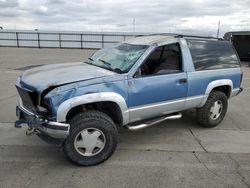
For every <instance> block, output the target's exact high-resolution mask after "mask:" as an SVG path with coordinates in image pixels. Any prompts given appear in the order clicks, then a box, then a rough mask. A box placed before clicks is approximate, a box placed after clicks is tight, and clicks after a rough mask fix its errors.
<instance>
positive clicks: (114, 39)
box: [0, 30, 139, 49]
mask: <svg viewBox="0 0 250 188" xmlns="http://www.w3.org/2000/svg"><path fill="white" fill-rule="evenodd" d="M137 35H139V34H138V33H137ZM131 37H134V35H133V34H131V33H124V34H123V33H97V32H83V33H80V32H40V31H10V30H2V31H0V46H6V47H34V48H81V49H83V48H103V47H106V46H110V45H113V44H115V43H118V42H122V41H124V40H127V39H129V38H131Z"/></svg>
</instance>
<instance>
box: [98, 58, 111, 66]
mask: <svg viewBox="0 0 250 188" xmlns="http://www.w3.org/2000/svg"><path fill="white" fill-rule="evenodd" d="M98 60H99V61H101V62H103V63H104V64H105V65H108V66H109V67H111V64H110V63H109V62H107V61H105V60H103V59H98Z"/></svg>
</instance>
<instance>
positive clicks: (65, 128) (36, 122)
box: [15, 100, 70, 139]
mask: <svg viewBox="0 0 250 188" xmlns="http://www.w3.org/2000/svg"><path fill="white" fill-rule="evenodd" d="M16 115H17V117H18V120H16V122H15V127H16V128H20V127H22V125H25V124H26V125H28V127H29V128H30V129H34V130H36V132H37V133H38V134H39V133H42V134H43V135H47V136H48V137H51V138H55V139H65V138H66V137H67V136H68V135H69V129H70V125H69V124H67V123H60V122H55V121H49V120H47V119H44V118H43V117H39V115H37V114H34V113H33V112H31V111H29V110H28V109H27V108H25V107H24V106H23V104H22V101H21V100H20V101H19V103H18V106H17V107H16Z"/></svg>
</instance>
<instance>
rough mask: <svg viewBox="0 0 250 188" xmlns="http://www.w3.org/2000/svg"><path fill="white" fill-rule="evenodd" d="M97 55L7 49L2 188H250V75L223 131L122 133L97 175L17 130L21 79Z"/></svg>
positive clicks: (193, 128) (2, 84)
mask: <svg viewBox="0 0 250 188" xmlns="http://www.w3.org/2000/svg"><path fill="white" fill-rule="evenodd" d="M91 53H93V50H79V49H34V48H4V47H1V48H0V188H13V187H18V188H19V187H27V188H28V187H32V188H33V187H39V188H40V187H41V188H42V187H43V188H44V187H49V188H54V187H65V188H66V187H73V188H74V187H84V188H87V187H91V188H92V187H115V188H117V187H154V188H155V187H248V188H249V187H250V67H248V63H242V69H243V72H244V78H243V84H242V86H243V87H244V91H243V92H242V93H241V94H240V95H239V96H237V97H234V98H232V99H230V101H229V108H228V112H227V115H226V117H225V119H224V120H223V122H222V123H221V124H220V125H219V126H218V127H216V128H212V129H206V128H202V127H200V126H199V125H198V124H197V122H196V117H195V110H188V111H185V112H183V118H182V119H179V120H174V121H165V122H163V123H160V124H158V125H155V126H153V127H150V128H147V129H144V130H141V131H137V132H130V131H128V130H126V129H124V128H119V144H118V148H117V150H116V151H115V153H114V154H113V156H112V157H111V158H110V159H108V160H107V161H106V162H104V163H102V164H100V165H97V166H93V167H78V166H75V165H73V164H72V163H70V162H69V161H67V159H66V158H65V157H64V155H63V153H62V152H61V150H60V148H58V147H55V146H52V145H48V144H47V143H45V142H43V141H42V140H40V139H39V138H38V137H37V136H30V137H27V136H26V135H25V131H26V130H25V128H22V129H15V128H14V126H13V123H14V121H15V119H16V117H15V105H16V104H17V100H18V95H17V92H16V89H15V87H14V84H15V80H16V78H17V77H18V76H19V75H21V74H22V72H23V71H24V70H26V69H29V68H32V67H34V66H39V65H44V64H51V63H63V62H79V61H85V60H86V59H87V58H88V56H89V55H90V54H91Z"/></svg>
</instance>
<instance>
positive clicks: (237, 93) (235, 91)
mask: <svg viewBox="0 0 250 188" xmlns="http://www.w3.org/2000/svg"><path fill="white" fill-rule="evenodd" d="M242 91H243V88H242V87H240V88H237V89H233V90H232V93H231V96H230V97H234V96H237V95H239V94H240V93H241V92H242Z"/></svg>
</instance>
